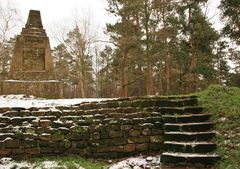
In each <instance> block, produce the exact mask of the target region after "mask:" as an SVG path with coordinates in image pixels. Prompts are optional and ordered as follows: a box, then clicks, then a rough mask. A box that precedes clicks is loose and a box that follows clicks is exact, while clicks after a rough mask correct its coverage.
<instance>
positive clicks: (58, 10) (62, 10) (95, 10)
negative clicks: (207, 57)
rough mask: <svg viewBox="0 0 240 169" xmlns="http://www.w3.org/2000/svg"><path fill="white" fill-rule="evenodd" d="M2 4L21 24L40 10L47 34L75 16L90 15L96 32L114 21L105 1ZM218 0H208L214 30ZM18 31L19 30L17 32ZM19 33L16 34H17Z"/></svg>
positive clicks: (16, 0) (42, 0)
mask: <svg viewBox="0 0 240 169" xmlns="http://www.w3.org/2000/svg"><path fill="white" fill-rule="evenodd" d="M0 2H1V3H2V2H3V3H6V2H10V3H12V4H14V5H15V6H17V8H19V10H20V13H21V15H22V18H23V23H25V22H26V20H27V16H28V13H29V10H30V9H34V10H40V11H41V16H42V22H43V26H44V28H45V29H46V31H47V33H48V32H50V31H49V30H50V29H51V27H52V25H54V24H56V23H63V22H65V21H67V20H68V19H69V18H71V17H73V15H76V14H75V13H76V11H78V15H80V17H85V16H86V15H90V16H91V19H92V20H93V22H94V24H95V27H96V29H97V30H98V31H101V30H102V29H104V28H105V24H106V23H107V22H112V21H114V18H113V17H112V16H110V15H108V13H107V11H106V10H105V9H106V8H107V1H106V0H0ZM219 2H220V0H210V2H209V9H208V11H207V14H208V16H209V18H211V20H210V21H211V22H212V23H214V27H215V28H216V29H218V30H219V29H220V27H221V24H220V22H219V16H218V13H219V11H218V9H217V6H218V5H219ZM19 31H20V30H19ZM19 33H20V32H17V34H19Z"/></svg>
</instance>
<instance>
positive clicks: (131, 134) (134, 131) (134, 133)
mask: <svg viewBox="0 0 240 169" xmlns="http://www.w3.org/2000/svg"><path fill="white" fill-rule="evenodd" d="M129 135H130V136H132V137H136V136H140V135H141V131H139V130H130V131H129Z"/></svg>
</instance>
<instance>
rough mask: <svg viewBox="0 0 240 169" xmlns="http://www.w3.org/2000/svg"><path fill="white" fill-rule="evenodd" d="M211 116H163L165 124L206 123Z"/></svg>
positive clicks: (207, 114) (208, 114)
mask: <svg viewBox="0 0 240 169" xmlns="http://www.w3.org/2000/svg"><path fill="white" fill-rule="evenodd" d="M211 116H212V114H211V113H205V114H186V115H163V116H162V117H163V121H164V122H165V123H189V122H204V121H208V120H209V119H210V117H211Z"/></svg>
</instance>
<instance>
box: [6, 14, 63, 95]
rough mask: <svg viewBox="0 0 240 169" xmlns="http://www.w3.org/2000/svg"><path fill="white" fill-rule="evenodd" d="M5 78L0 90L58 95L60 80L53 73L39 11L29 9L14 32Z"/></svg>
mask: <svg viewBox="0 0 240 169" xmlns="http://www.w3.org/2000/svg"><path fill="white" fill-rule="evenodd" d="M9 79H10V80H5V81H3V82H2V94H29V95H35V96H38V97H44V98H62V93H63V91H62V90H63V89H62V88H63V87H62V83H61V82H60V81H58V80H56V79H55V76H54V67H53V60H52V55H51V48H50V43H49V38H48V36H47V34H46V32H45V29H43V25H42V20H41V14H40V11H36V10H30V12H29V16H28V20H27V23H26V25H25V28H23V29H22V32H21V35H18V36H17V40H16V44H15V48H14V53H13V58H12V63H11V67H10V73H9Z"/></svg>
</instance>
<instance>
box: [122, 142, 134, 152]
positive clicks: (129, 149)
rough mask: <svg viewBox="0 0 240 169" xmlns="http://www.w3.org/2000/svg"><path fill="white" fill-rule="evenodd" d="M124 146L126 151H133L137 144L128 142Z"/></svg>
mask: <svg viewBox="0 0 240 169" xmlns="http://www.w3.org/2000/svg"><path fill="white" fill-rule="evenodd" d="M123 147H124V152H133V151H135V149H136V145H135V144H127V145H125V146H123Z"/></svg>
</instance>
